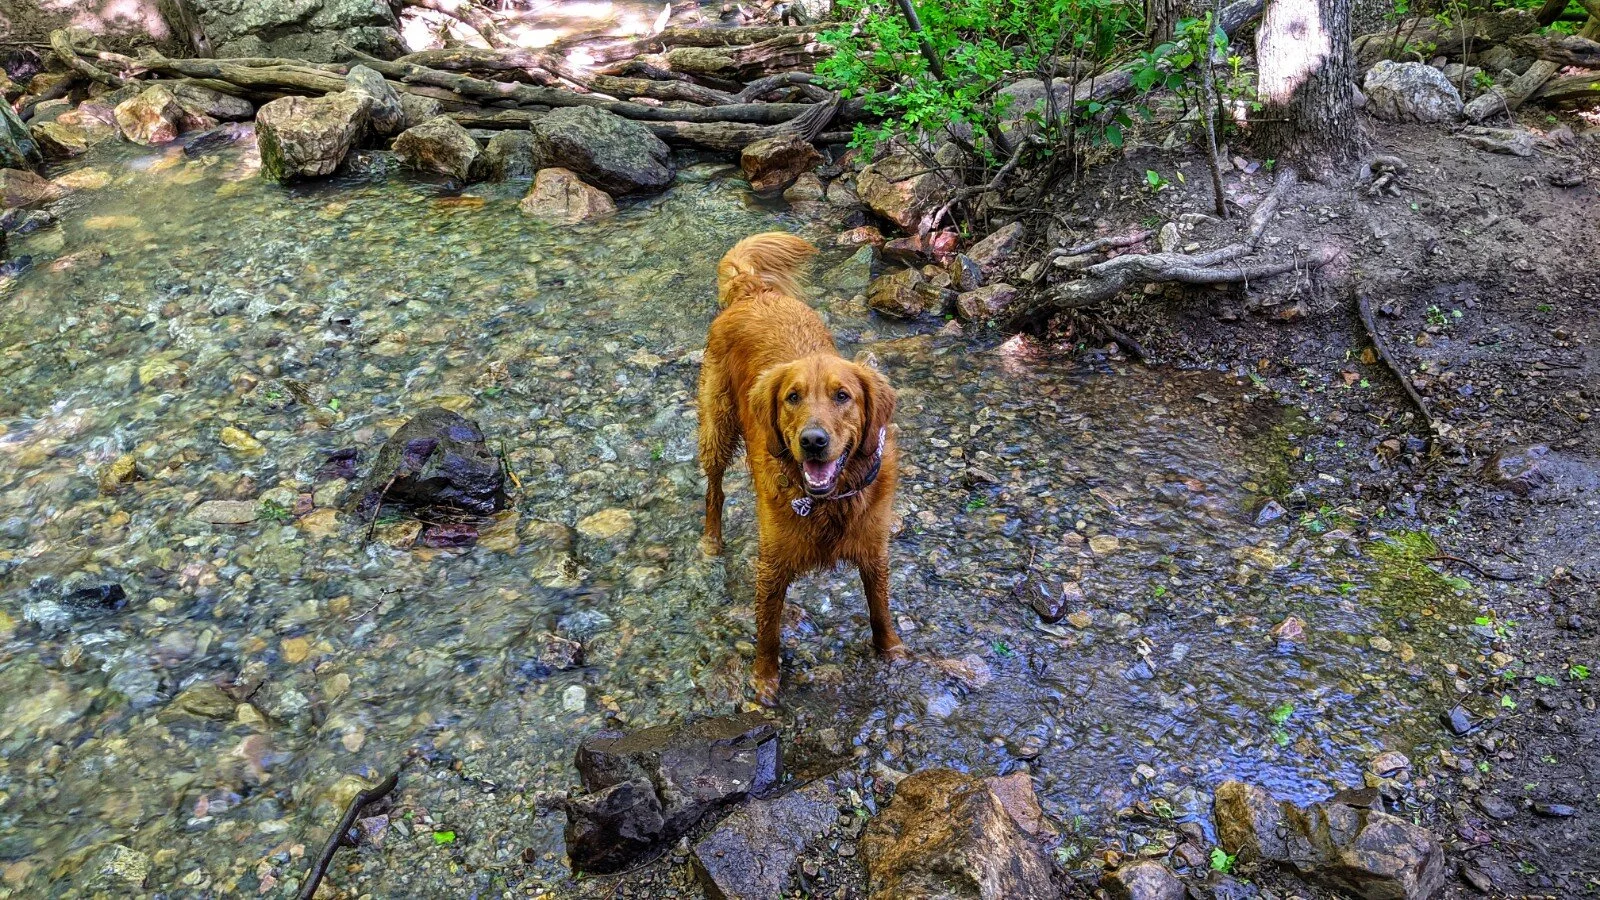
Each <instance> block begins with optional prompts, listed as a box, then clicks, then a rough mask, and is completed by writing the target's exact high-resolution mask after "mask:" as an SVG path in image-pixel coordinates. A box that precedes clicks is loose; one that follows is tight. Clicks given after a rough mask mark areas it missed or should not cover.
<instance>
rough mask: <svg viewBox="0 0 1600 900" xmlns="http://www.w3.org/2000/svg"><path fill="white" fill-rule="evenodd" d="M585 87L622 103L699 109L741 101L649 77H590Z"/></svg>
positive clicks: (689, 84)
mask: <svg viewBox="0 0 1600 900" xmlns="http://www.w3.org/2000/svg"><path fill="white" fill-rule="evenodd" d="M588 86H589V87H590V88H591V89H593V90H596V91H599V92H600V93H602V94H609V95H611V96H613V97H616V98H618V99H621V100H630V99H633V98H635V97H647V98H649V99H651V100H681V101H685V102H688V103H698V104H699V105H701V106H731V105H732V104H734V103H738V102H740V101H739V100H738V99H737V98H735V97H734V95H732V94H730V93H728V92H727V91H719V90H715V89H713V88H708V87H701V86H700V85H698V84H695V83H694V82H692V81H654V80H651V79H649V78H619V77H617V76H615V75H594V76H591V77H590V78H589V83H588Z"/></svg>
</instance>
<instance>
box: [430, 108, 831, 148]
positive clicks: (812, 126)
mask: <svg viewBox="0 0 1600 900" xmlns="http://www.w3.org/2000/svg"><path fill="white" fill-rule="evenodd" d="M846 106H847V104H843V103H841V102H840V101H839V98H838V96H837V95H834V96H833V98H832V99H831V100H830V101H829V102H826V103H816V104H812V106H811V107H810V108H809V109H808V110H807V111H806V112H805V113H804V114H802V115H799V116H796V117H795V118H793V119H791V120H789V121H788V122H785V123H783V124H781V125H751V124H749V123H745V122H643V123H641V124H643V125H644V127H646V128H648V129H650V132H651V133H652V134H654V135H655V136H656V137H658V138H660V139H661V140H663V141H665V142H666V143H667V145H668V146H672V147H687V148H691V149H695V150H710V151H715V152H719V153H737V152H739V151H740V150H743V149H744V148H745V147H747V146H749V145H751V144H753V143H755V142H756V141H760V140H765V139H766V138H771V137H780V136H782V135H785V134H798V135H800V136H801V137H803V138H805V139H806V140H809V141H815V140H818V139H822V138H826V137H827V136H828V135H827V134H826V133H824V129H826V128H827V127H828V124H829V123H830V122H832V121H833V120H834V118H835V117H837V116H840V115H842V114H843V110H844V109H845V108H846ZM684 111H685V110H677V112H684ZM446 115H448V116H449V117H450V118H451V119H454V120H455V121H456V123H457V124H459V125H461V126H462V127H464V128H484V129H498V130H519V131H520V130H524V129H526V128H528V127H529V126H531V125H532V124H533V123H534V122H536V121H538V120H539V118H540V117H541V116H542V115H543V113H542V112H536V111H533V110H528V109H483V108H479V109H473V110H461V111H458V112H451V113H447V114H446ZM845 139H848V135H846V136H845Z"/></svg>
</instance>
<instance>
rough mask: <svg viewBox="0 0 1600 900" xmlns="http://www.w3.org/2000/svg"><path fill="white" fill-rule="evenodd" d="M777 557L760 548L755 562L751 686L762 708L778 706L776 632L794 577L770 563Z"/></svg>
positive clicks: (766, 549)
mask: <svg viewBox="0 0 1600 900" xmlns="http://www.w3.org/2000/svg"><path fill="white" fill-rule="evenodd" d="M777 555H778V554H777V553H776V552H775V551H771V550H770V548H768V547H762V548H761V554H760V557H759V558H758V559H757V560H756V663H755V667H754V668H755V671H754V673H753V677H752V678H751V679H750V681H751V685H752V686H753V687H754V688H755V691H756V701H757V702H759V703H760V704H761V705H762V706H777V705H778V636H779V635H778V632H779V630H780V628H781V627H782V623H783V601H784V598H785V597H787V596H788V594H789V582H790V581H792V580H794V573H793V572H790V571H788V570H786V569H782V568H779V567H778V566H776V565H773V564H772V563H771V562H769V560H770V559H772V558H774V557H775V556H777Z"/></svg>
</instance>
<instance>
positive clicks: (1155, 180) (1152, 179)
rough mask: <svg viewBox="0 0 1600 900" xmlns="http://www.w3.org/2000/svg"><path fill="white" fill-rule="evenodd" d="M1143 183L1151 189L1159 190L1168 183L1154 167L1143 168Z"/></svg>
mask: <svg viewBox="0 0 1600 900" xmlns="http://www.w3.org/2000/svg"><path fill="white" fill-rule="evenodd" d="M1144 183H1145V184H1147V185H1149V186H1150V190H1152V191H1159V190H1161V189H1162V188H1164V187H1166V186H1167V185H1168V181H1167V180H1166V179H1165V178H1162V177H1161V173H1160V172H1157V171H1156V170H1155V169H1145V170H1144Z"/></svg>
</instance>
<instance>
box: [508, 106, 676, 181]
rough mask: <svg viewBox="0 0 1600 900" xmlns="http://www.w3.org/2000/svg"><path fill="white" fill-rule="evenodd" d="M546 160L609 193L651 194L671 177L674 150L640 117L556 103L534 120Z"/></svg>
mask: <svg viewBox="0 0 1600 900" xmlns="http://www.w3.org/2000/svg"><path fill="white" fill-rule="evenodd" d="M533 146H534V152H535V154H536V155H537V157H538V160H539V163H540V165H542V166H559V167H561V168H564V169H570V170H572V171H573V172H576V173H577V174H578V176H579V177H580V178H582V179H583V180H584V181H586V182H588V183H589V184H592V185H594V186H595V187H598V188H600V189H601V190H603V191H605V192H606V193H608V194H610V195H612V196H614V197H621V196H625V195H628V194H653V193H657V192H659V191H662V190H665V189H666V187H667V186H668V185H670V184H671V183H672V174H673V172H672V159H671V152H670V151H669V150H668V149H667V145H666V144H664V143H662V142H661V139H660V138H658V137H656V136H655V135H654V134H652V133H651V132H650V129H648V128H646V127H644V126H643V125H641V124H639V123H638V122H634V121H631V120H629V119H624V118H622V117H621V116H619V115H616V114H614V113H609V112H606V111H605V110H603V109H596V108H594V107H592V106H579V107H570V108H563V109H553V110H551V111H550V112H549V113H547V114H546V115H544V116H543V117H541V118H539V119H538V120H536V121H535V122H534V123H533Z"/></svg>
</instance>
